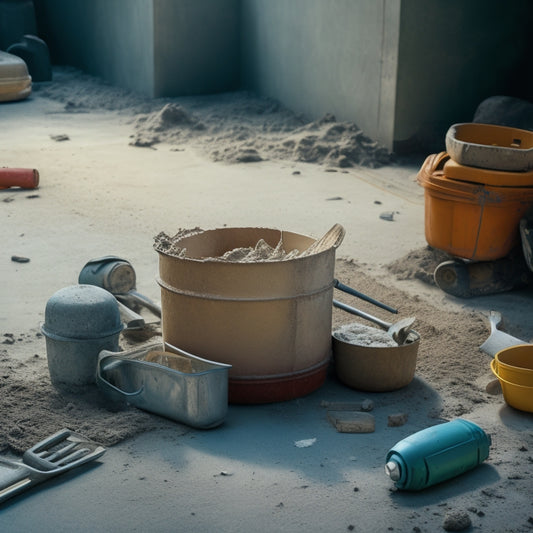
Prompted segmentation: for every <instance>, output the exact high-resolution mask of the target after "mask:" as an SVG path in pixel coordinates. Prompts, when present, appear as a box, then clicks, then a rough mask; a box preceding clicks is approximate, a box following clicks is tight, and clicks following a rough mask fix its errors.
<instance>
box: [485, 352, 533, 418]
mask: <svg viewBox="0 0 533 533" xmlns="http://www.w3.org/2000/svg"><path fill="white" fill-rule="evenodd" d="M490 368H491V370H492V373H493V374H494V375H495V376H496V377H497V378H498V379H499V381H500V385H501V387H502V391H503V398H504V400H505V401H506V403H508V404H509V405H510V406H511V407H514V408H515V409H518V410H520V411H526V412H528V413H533V387H526V386H524V385H518V384H516V383H512V382H510V381H507V380H506V379H503V378H502V377H501V376H500V375H499V374H498V370H497V362H496V359H493V360H492V361H491V362H490Z"/></svg>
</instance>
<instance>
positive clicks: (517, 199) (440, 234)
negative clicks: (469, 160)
mask: <svg viewBox="0 0 533 533" xmlns="http://www.w3.org/2000/svg"><path fill="white" fill-rule="evenodd" d="M448 160H449V156H448V154H447V153H446V152H441V153H439V154H432V155H430V156H428V157H427V158H426V160H425V162H424V164H423V165H422V168H421V169H420V171H419V173H418V175H417V181H418V183H419V184H420V185H421V186H422V187H424V189H425V191H424V201H425V205H424V222H425V236H426V241H427V242H428V244H429V245H430V246H432V247H434V248H437V249H439V250H442V251H444V252H447V253H449V254H451V255H453V256H456V257H461V258H464V259H470V260H475V261H491V260H493V259H499V258H502V257H505V256H506V255H507V254H508V253H509V252H510V251H511V250H512V249H513V248H514V247H515V246H516V245H517V244H518V242H519V231H518V226H519V224H520V219H521V218H522V216H523V215H524V214H525V212H526V211H527V210H528V208H529V207H530V206H531V205H533V187H496V186H489V185H482V184H479V183H471V182H469V181H461V180H458V179H450V178H449V177H447V176H446V175H445V171H444V165H445V163H446V162H447V161H448ZM467 179H468V178H467Z"/></svg>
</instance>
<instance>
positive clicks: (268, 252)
mask: <svg viewBox="0 0 533 533" xmlns="http://www.w3.org/2000/svg"><path fill="white" fill-rule="evenodd" d="M201 231H202V230H200V229H198V228H196V229H194V230H180V231H179V232H178V233H176V235H174V236H172V237H171V236H170V235H167V234H166V233H165V232H161V233H159V234H158V235H156V237H155V238H154V241H155V242H154V249H155V250H156V251H158V252H162V253H165V254H167V255H170V256H173V257H180V258H186V257H189V256H188V255H187V249H186V248H181V247H180V241H181V239H183V238H184V237H188V236H192V235H198V233H201ZM299 254H300V250H297V249H294V250H291V251H290V252H286V251H285V249H284V248H283V241H282V240H280V241H279V242H278V244H277V245H276V247H272V246H270V245H269V244H268V243H267V242H266V241H265V240H264V239H259V241H258V242H257V243H256V244H255V246H246V247H240V248H234V249H232V250H227V251H226V252H224V253H223V254H222V255H220V256H217V257H194V258H193V259H198V260H201V261H217V262H228V263H260V262H268V261H288V260H290V259H294V258H296V257H298V255H299Z"/></svg>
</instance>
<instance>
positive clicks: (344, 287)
mask: <svg viewBox="0 0 533 533" xmlns="http://www.w3.org/2000/svg"><path fill="white" fill-rule="evenodd" d="M333 286H334V287H335V288H336V289H339V290H340V291H343V292H346V293H347V294H351V295H352V296H356V297H357V298H360V299H361V300H365V301H366V302H369V303H371V304H374V305H376V306H378V307H381V309H385V310H386V311H389V312H391V313H394V314H397V313H398V309H394V308H393V307H390V306H389V305H387V304H384V303H382V302H378V300H374V298H371V297H370V296H367V295H366V294H363V293H362V292H359V291H356V290H355V289H352V288H351V287H348V285H344V283H341V282H340V281H339V280H338V279H334V280H333Z"/></svg>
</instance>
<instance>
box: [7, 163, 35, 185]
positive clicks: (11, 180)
mask: <svg viewBox="0 0 533 533" xmlns="http://www.w3.org/2000/svg"><path fill="white" fill-rule="evenodd" d="M38 186H39V171H38V170H36V169H34V168H5V167H4V168H0V189H9V188H10V187H21V188H22V189H35V188H36V187H38Z"/></svg>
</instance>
